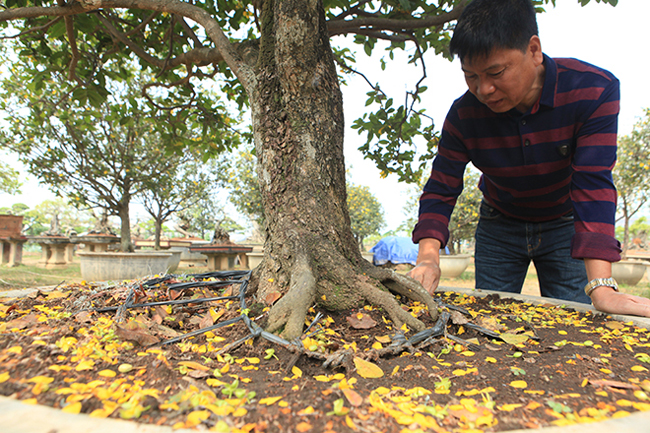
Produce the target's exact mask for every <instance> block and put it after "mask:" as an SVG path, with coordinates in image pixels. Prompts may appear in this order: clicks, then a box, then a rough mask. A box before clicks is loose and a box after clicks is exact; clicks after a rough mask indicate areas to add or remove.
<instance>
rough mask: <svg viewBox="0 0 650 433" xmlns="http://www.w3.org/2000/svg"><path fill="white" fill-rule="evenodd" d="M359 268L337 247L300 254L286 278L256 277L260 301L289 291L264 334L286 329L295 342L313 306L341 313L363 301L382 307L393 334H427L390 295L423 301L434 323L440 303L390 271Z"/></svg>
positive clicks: (272, 313) (361, 265) (286, 335)
mask: <svg viewBox="0 0 650 433" xmlns="http://www.w3.org/2000/svg"><path fill="white" fill-rule="evenodd" d="M359 259H360V258H359ZM287 264H288V263H287V262H284V265H283V266H282V269H287ZM357 265H358V266H354V264H353V262H351V261H350V260H348V259H346V258H345V257H344V256H342V255H341V254H340V253H339V252H338V251H336V250H335V249H334V248H319V249H315V250H309V251H308V252H301V253H299V254H296V255H295V256H294V257H293V261H291V262H290V271H289V272H284V275H285V277H278V274H277V271H276V273H272V272H271V271H270V269H268V268H266V269H262V270H261V272H259V273H257V272H256V273H257V274H258V276H257V277H256V278H254V279H255V280H257V281H256V282H257V284H258V285H259V286H260V287H259V288H258V289H260V290H259V292H258V295H259V296H258V299H260V300H264V299H266V296H267V294H268V293H272V292H279V293H282V292H283V291H286V293H285V294H284V295H283V296H282V297H281V298H280V299H279V300H278V302H277V303H275V304H274V305H273V306H272V307H271V310H270V312H269V317H268V321H267V327H266V330H267V331H268V332H278V331H279V330H282V332H281V335H282V337H283V338H286V339H288V340H293V339H295V338H297V337H299V336H300V335H301V334H302V332H303V328H304V326H305V319H306V316H307V311H308V309H309V308H310V307H312V306H313V305H314V304H315V303H317V304H318V305H319V306H321V307H322V308H326V309H330V310H342V309H348V308H355V307H359V306H360V305H362V304H363V303H364V302H367V303H369V304H371V305H375V306H377V307H380V308H383V309H384V310H385V311H386V312H387V313H388V315H389V316H390V318H391V320H392V321H393V322H394V324H395V329H400V328H401V327H402V326H403V325H406V326H408V327H409V328H410V329H412V330H414V331H416V332H419V331H422V330H424V329H425V325H424V323H422V322H421V321H420V320H418V319H417V318H416V317H414V316H413V315H412V314H410V313H409V312H408V311H405V310H404V309H403V308H402V306H401V304H400V303H399V302H398V301H397V300H396V299H395V296H394V295H393V294H392V293H391V291H392V292H394V293H398V294H400V295H402V296H404V297H406V298H409V299H411V300H414V301H418V302H421V303H422V304H424V305H426V306H427V308H428V309H429V314H430V316H431V318H432V319H433V320H434V321H436V320H437V319H438V308H439V306H438V304H437V303H436V301H435V300H434V299H433V297H432V296H431V295H430V294H429V293H428V292H427V291H426V290H424V288H423V287H422V286H421V285H420V284H418V283H417V282H416V281H414V280H412V279H410V278H408V277H406V276H403V275H400V274H398V273H396V272H394V271H392V270H389V269H381V268H376V267H374V266H370V265H368V264H367V262H365V261H363V260H361V259H360V260H359V262H358V263H357ZM261 266H262V267H264V264H262V265H261ZM276 269H277V267H276ZM280 272H282V271H280ZM271 276H273V277H271ZM281 280H284V281H287V282H288V283H289V284H288V286H289V288H288V289H284V290H283V288H282V287H281V283H279V281H281ZM285 284H286V283H285ZM254 285H255V284H254Z"/></svg>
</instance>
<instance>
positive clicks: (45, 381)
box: [27, 376, 54, 385]
mask: <svg viewBox="0 0 650 433" xmlns="http://www.w3.org/2000/svg"><path fill="white" fill-rule="evenodd" d="M27 382H31V383H40V384H43V385H47V384H49V383H52V382H54V378H53V377H47V376H34V377H32V378H31V379H27Z"/></svg>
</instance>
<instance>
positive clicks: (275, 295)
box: [264, 291, 282, 305]
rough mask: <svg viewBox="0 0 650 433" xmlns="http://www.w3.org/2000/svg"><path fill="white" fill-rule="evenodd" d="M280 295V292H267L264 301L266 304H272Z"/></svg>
mask: <svg viewBox="0 0 650 433" xmlns="http://www.w3.org/2000/svg"><path fill="white" fill-rule="evenodd" d="M281 297H282V294H281V293H280V292H277V291H273V292H269V294H268V295H266V297H265V298H264V302H266V304H267V305H273V304H274V303H275V301H277V300H278V299H280V298H281Z"/></svg>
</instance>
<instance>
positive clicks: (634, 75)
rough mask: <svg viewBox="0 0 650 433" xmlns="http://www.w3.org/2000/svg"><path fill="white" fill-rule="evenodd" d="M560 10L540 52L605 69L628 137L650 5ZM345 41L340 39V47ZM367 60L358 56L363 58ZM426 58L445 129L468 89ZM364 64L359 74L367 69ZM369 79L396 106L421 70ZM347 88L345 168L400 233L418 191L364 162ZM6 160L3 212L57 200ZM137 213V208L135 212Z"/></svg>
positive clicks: (642, 83)
mask: <svg viewBox="0 0 650 433" xmlns="http://www.w3.org/2000/svg"><path fill="white" fill-rule="evenodd" d="M556 3H557V7H555V8H553V7H552V6H551V5H549V6H548V7H547V12H546V13H544V14H540V15H538V19H537V20H538V25H539V34H540V39H541V41H542V50H543V51H544V53H546V54H547V55H549V56H551V57H575V58H578V59H580V60H584V61H587V62H589V63H592V64H594V65H596V66H599V67H601V68H604V69H607V70H609V71H610V72H612V73H613V74H614V75H616V76H617V77H618V78H619V80H620V81H621V112H620V116H619V135H627V134H629V133H630V132H631V131H632V128H633V126H634V124H635V123H636V122H637V120H638V119H639V117H640V116H642V115H643V110H644V108H648V107H650V86H648V85H646V82H647V70H646V68H644V67H643V66H647V60H646V59H645V55H644V54H645V53H646V51H647V50H646V49H645V45H646V43H647V39H648V37H647V34H648V33H647V17H649V16H650V1H647V0H645V1H630V0H621V1H620V2H619V4H618V5H617V6H616V7H612V6H610V5H607V4H603V3H597V2H596V0H591V2H590V3H589V4H588V5H587V6H585V7H581V6H580V5H579V4H578V2H577V0H557V1H556ZM337 43H340V41H337V40H336V39H335V40H334V44H337ZM363 57H364V55H363V54H359V55H358V56H357V58H358V60H359V61H361V60H362V59H363ZM425 60H426V67H427V75H428V78H427V79H426V81H425V82H424V83H423V85H426V86H427V87H428V90H427V92H426V93H425V94H424V97H423V102H424V105H423V106H424V107H425V108H426V109H427V114H428V115H429V116H431V117H433V119H434V121H435V125H436V129H440V126H441V125H442V123H443V121H444V118H445V115H446V114H447V111H448V110H449V107H450V106H451V104H452V102H453V101H454V100H455V99H456V98H458V97H460V96H461V95H462V94H463V93H464V92H465V91H466V89H467V87H466V85H465V82H464V79H463V75H462V73H461V70H460V63H459V62H458V60H455V61H454V62H449V61H448V60H445V59H443V58H441V57H436V56H435V55H434V54H433V53H428V55H427V57H425ZM362 66H363V65H360V67H359V69H361V70H363V67H362ZM365 72H366V75H367V76H368V77H369V78H370V80H371V82H379V83H380V85H381V87H382V89H383V90H384V91H386V92H387V93H388V94H389V95H390V96H392V97H394V98H395V101H396V102H397V101H402V100H403V97H404V96H403V95H404V91H405V90H407V89H411V88H412V86H413V84H414V83H415V82H416V81H417V80H418V79H419V77H420V73H421V70H420V69H419V67H418V68H409V67H408V66H406V64H405V62H400V61H399V60H397V61H395V62H392V63H389V64H388V67H387V68H386V71H379V70H378V68H377V67H376V66H375V67H374V68H373V69H372V70H371V71H370V73H369V72H368V71H365ZM348 83H349V85H348V86H346V87H344V88H343V89H342V91H343V101H344V102H343V103H344V110H345V117H346V136H345V163H346V166H347V167H348V168H351V170H350V173H351V179H350V180H351V181H352V182H353V183H355V184H358V185H366V186H368V187H369V188H370V191H371V192H372V193H373V194H374V195H375V197H377V199H378V200H379V201H380V202H381V203H382V206H383V209H384V216H385V219H386V226H385V227H384V230H394V229H396V228H397V227H398V226H399V225H400V224H401V223H402V222H403V221H404V220H405V219H406V218H407V216H406V215H405V213H404V207H405V204H406V202H407V200H408V198H409V194H412V189H411V188H409V187H408V186H406V185H404V184H400V183H398V182H397V178H396V177H395V176H394V175H389V176H388V177H387V178H385V179H382V178H381V177H380V175H379V170H377V169H376V168H375V166H374V163H372V162H370V161H367V160H364V159H363V156H362V155H361V153H360V152H359V151H358V150H357V148H358V147H359V146H361V145H362V144H363V143H364V142H365V137H363V136H359V135H358V134H357V132H356V131H355V130H353V129H351V128H350V125H352V122H353V121H354V119H356V118H358V117H360V116H361V115H362V114H363V112H364V110H365V101H366V96H365V93H366V92H367V91H369V90H370V89H369V87H368V85H367V84H366V82H365V81H364V80H363V79H361V78H359V77H357V78H349V79H348ZM0 157H2V160H3V161H5V162H8V163H10V164H11V165H12V166H13V167H14V168H16V169H19V170H21V172H22V173H23V175H24V176H25V178H24V179H23V181H24V182H25V183H24V186H23V188H22V192H23V194H22V195H17V196H10V195H7V194H0V207H4V206H11V205H12V204H14V203H25V204H27V205H28V206H30V207H32V208H33V207H34V206H36V205H37V204H39V203H41V202H42V201H43V200H49V199H53V198H54V195H53V194H52V193H51V192H49V191H48V190H47V188H45V187H42V186H39V184H38V181H37V180H36V179H34V178H32V177H30V176H28V175H27V174H26V171H25V170H24V167H22V166H21V165H20V163H18V162H17V161H16V160H15V158H12V157H11V156H9V155H6V154H2V153H1V152H0ZM137 213H138V211H137V209H136V214H137Z"/></svg>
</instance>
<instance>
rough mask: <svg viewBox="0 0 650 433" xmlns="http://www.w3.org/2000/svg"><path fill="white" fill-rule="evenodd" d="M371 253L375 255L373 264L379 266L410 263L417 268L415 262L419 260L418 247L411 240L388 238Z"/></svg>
mask: <svg viewBox="0 0 650 433" xmlns="http://www.w3.org/2000/svg"><path fill="white" fill-rule="evenodd" d="M370 252H371V253H374V254H375V255H374V256H373V258H372V262H373V264H375V265H377V266H381V265H385V264H386V263H388V262H391V263H393V264H399V263H410V264H412V265H413V266H415V261H416V260H417V258H418V245H417V244H414V243H413V241H412V240H411V238H407V237H400V236H387V237H385V238H383V239H382V240H380V241H379V242H377V245H375V246H374V247H372V248H371V249H370Z"/></svg>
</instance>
